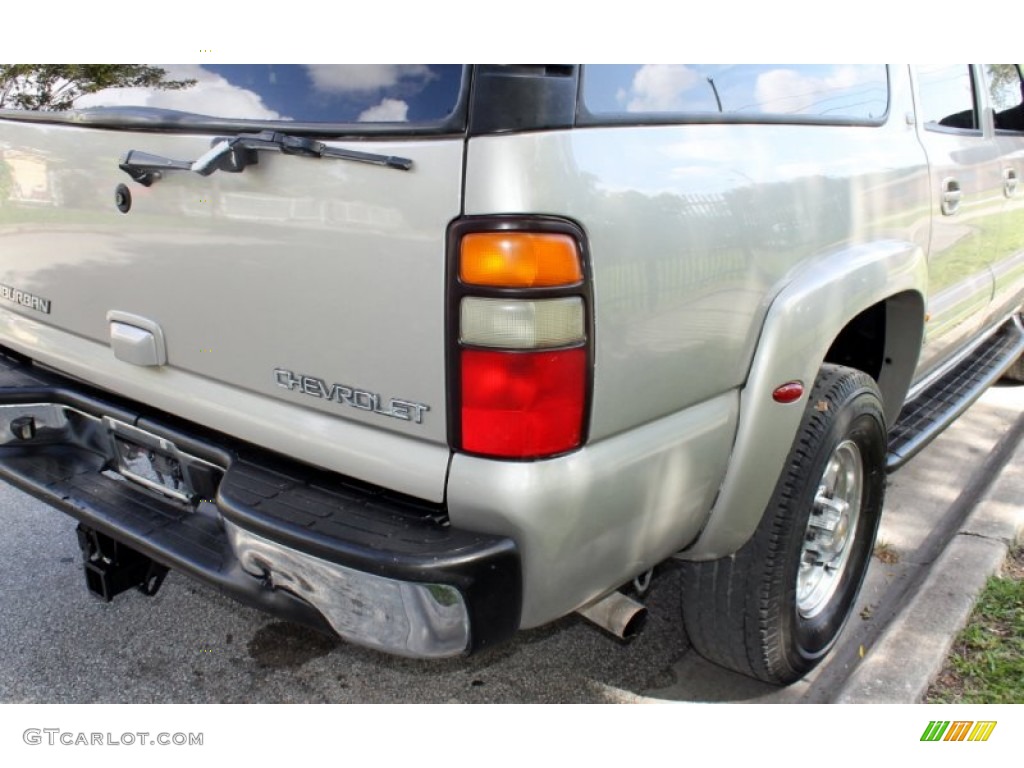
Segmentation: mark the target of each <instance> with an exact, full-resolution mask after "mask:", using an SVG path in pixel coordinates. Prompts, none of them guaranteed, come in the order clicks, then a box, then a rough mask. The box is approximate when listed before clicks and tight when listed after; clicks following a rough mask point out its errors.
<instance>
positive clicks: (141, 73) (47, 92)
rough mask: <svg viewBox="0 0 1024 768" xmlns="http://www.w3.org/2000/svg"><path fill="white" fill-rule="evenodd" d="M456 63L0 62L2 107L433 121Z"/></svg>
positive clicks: (446, 100) (449, 105)
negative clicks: (139, 108) (161, 110)
mask: <svg viewBox="0 0 1024 768" xmlns="http://www.w3.org/2000/svg"><path fill="white" fill-rule="evenodd" d="M461 83H462V67H461V66H459V65H438V66H432V65H426V64H396V65H384V64H374V65H348V64H306V65H296V64H202V65H199V64H160V65H140V64H124V65H84V64H78V65H67V64H62V65H57V64H20V65H0V108H5V109H29V110H38V111H63V110H68V109H87V108H92V107H152V108H160V109H170V110H175V111H179V112H187V113H191V114H196V115H203V116H206V117H211V118H217V119H241V120H259V121H263V122H265V121H282V122H302V123H361V122H369V123H382V122H383V123H431V122H438V121H441V120H444V119H445V118H446V117H447V116H449V115H450V114H451V113H452V112H453V110H454V109H455V107H456V104H457V103H458V98H459V92H460V89H461Z"/></svg>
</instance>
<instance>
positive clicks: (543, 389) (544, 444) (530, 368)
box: [460, 348, 587, 459]
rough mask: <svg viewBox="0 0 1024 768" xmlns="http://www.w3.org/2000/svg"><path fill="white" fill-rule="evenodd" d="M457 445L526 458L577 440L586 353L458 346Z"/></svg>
mask: <svg viewBox="0 0 1024 768" xmlns="http://www.w3.org/2000/svg"><path fill="white" fill-rule="evenodd" d="M460 354H461V357H462V366H461V369H462V448H463V449H464V450H466V451H471V452H473V453H480V454H485V455H488V456H495V457H506V458H518V459H528V458H536V457H540V456H550V455H554V454H557V453H563V452H565V451H569V450H572V449H573V448H576V447H578V446H579V444H580V440H581V429H582V424H583V408H584V399H585V392H586V370H587V355H586V351H585V350H584V349H582V348H577V349H566V350H558V351H542V352H514V353H510V352H495V351H489V350H480V349H463V350H462V351H461V353H460Z"/></svg>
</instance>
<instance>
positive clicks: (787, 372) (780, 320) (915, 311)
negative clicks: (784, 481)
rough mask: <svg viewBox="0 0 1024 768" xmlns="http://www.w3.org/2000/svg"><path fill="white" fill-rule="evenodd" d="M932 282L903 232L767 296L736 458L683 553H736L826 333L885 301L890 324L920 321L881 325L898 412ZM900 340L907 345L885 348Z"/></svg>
mask: <svg viewBox="0 0 1024 768" xmlns="http://www.w3.org/2000/svg"><path fill="white" fill-rule="evenodd" d="M927 282H928V270H927V261H926V257H925V254H924V252H923V250H922V249H921V248H920V247H919V246H917V245H914V244H912V243H908V242H905V241H896V240H886V241H879V242H873V243H867V244H860V245H856V246H852V247H849V248H844V249H842V250H840V251H836V252H833V253H831V254H827V255H825V256H823V257H821V258H820V259H817V260H815V261H814V262H813V263H811V264H809V265H808V267H807V268H806V269H805V270H804V271H803V272H801V273H800V274H799V275H797V277H796V279H794V280H793V281H792V282H791V283H789V284H788V285H787V286H786V287H785V288H784V289H783V290H782V291H781V292H780V293H779V295H778V296H777V297H776V299H775V300H774V301H773V302H772V305H771V308H770V309H769V311H768V313H767V316H766V318H765V323H764V326H763V328H762V331H761V337H760V340H759V342H758V346H757V351H756V353H755V355H754V359H753V361H752V364H751V368H750V372H749V375H748V376H747V380H746V383H745V385H744V387H743V389H742V391H741V394H740V420H739V429H738V431H737V434H736V442H735V445H734V446H733V451H732V458H731V459H730V461H729V467H728V469H727V471H726V475H725V479H724V481H723V483H722V487H721V490H720V492H719V494H718V498H717V499H716V501H715V504H714V505H713V508H712V510H711V513H710V515H709V517H708V521H707V523H706V525H705V526H704V529H703V530H702V532H701V534H700V536H699V537H698V538H697V540H696V541H695V542H694V543H693V544H692V545H691V546H690V547H688V548H687V549H686V550H684V551H683V552H682V553H680V557H682V558H685V559H688V560H713V559H717V558H720V557H724V556H726V555H729V554H732V553H733V552H735V551H736V550H738V549H739V548H740V547H742V546H743V545H744V544H745V543H746V542H747V540H748V539H749V538H750V537H751V535H753V533H754V530H755V529H756V528H757V525H758V523H759V522H760V520H761V516H762V514H763V513H764V509H765V506H766V505H767V504H768V501H769V499H770V498H771V495H772V492H773V491H774V490H775V485H776V483H777V482H778V478H779V476H780V475H781V473H782V468H783V466H784V464H785V461H786V457H787V456H788V454H789V450H790V446H791V445H792V443H793V440H794V438H795V436H796V432H797V429H798V428H799V425H800V421H801V417H802V416H803V413H804V409H805V407H806V405H807V403H806V398H807V394H806V393H807V392H809V391H810V390H811V387H812V386H813V383H814V379H815V377H816V376H817V373H818V369H819V368H820V367H821V364H822V363H823V362H824V360H825V356H826V354H827V353H828V350H829V348H830V347H831V345H832V342H833V341H834V340H835V338H836V337H837V336H838V335H839V333H840V331H841V330H842V329H843V328H844V327H845V326H846V325H847V324H848V323H849V322H850V321H851V320H852V319H853V318H855V317H856V316H857V315H858V314H860V313H861V312H863V311H864V310H865V309H867V308H868V307H871V306H873V305H875V304H877V303H879V302H882V301H886V300H891V303H890V306H891V307H893V308H894V309H895V311H894V312H893V313H891V314H893V315H895V317H893V318H891V319H890V321H889V322H890V324H892V323H901V324H903V325H905V324H906V321H907V318H909V317H914V316H915V315H916V316H917V317H918V321H917V322H916V323H915V324H914V325H916V327H912V328H909V329H907V328H900V329H898V332H895V333H894V331H893V329H889V330H887V333H886V338H887V341H886V344H887V346H886V355H885V357H886V362H885V365H884V367H883V368H884V369H883V371H882V374H881V376H880V377H879V378H880V384H884V386H882V390H883V393H885V394H886V395H887V396H888V399H889V400H890V401H891V402H890V403H887V405H886V414H887V417H888V418H890V419H894V418H895V415H896V414H898V412H899V406H900V405H901V404H902V401H903V397H904V396H905V394H906V392H907V389H908V388H909V386H910V379H911V377H912V375H913V371H914V368H915V366H916V362H917V354H918V352H919V351H920V346H921V336H922V332H923V328H922V324H923V306H924V300H923V296H924V295H926V286H927ZM893 343H898V344H899V345H900V347H901V349H903V350H906V352H907V353H905V354H901V355H895V354H890V353H891V351H892V350H891V349H890V346H891V345H892V344H893ZM791 381H799V382H801V383H802V384H803V385H804V388H805V394H804V395H803V396H801V397H800V399H799V400H797V401H796V402H793V403H788V404H780V403H777V402H775V401H774V400H773V399H772V392H773V391H774V390H775V389H776V388H777V387H779V386H780V385H782V384H785V383H787V382H791Z"/></svg>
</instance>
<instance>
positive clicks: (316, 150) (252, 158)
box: [118, 131, 412, 187]
mask: <svg viewBox="0 0 1024 768" xmlns="http://www.w3.org/2000/svg"><path fill="white" fill-rule="evenodd" d="M258 150H276V151H278V152H281V153H282V154H285V155H300V156H302V157H335V158H338V159H339V160H352V161H354V162H357V163H369V164H371V165H381V166H384V167H386V168H395V169H396V170H399V171H408V170H409V169H410V168H412V160H410V159H409V158H407V157H395V156H394V155H377V154H374V153H372V152H357V151H356V150H354V149H338V148H336V147H329V146H327V145H326V144H324V143H323V142H322V141H315V140H313V139H307V138H305V137H303V136H290V135H288V134H286V133H279V132H277V131H260V132H259V133H240V134H239V135H238V136H235V137H233V138H218V139H214V140H213V146H212V147H211V148H210V150H209V151H208V152H206V153H205V154H203V155H202V156H201V157H199V158H197V159H196V160H171V159H170V158H167V157H161V156H160V155H153V154H150V153H149V152H141V151H139V150H137V149H131V150H128V153H127V154H126V155H125V156H124V157H122V158H121V162H120V163H119V164H118V167H119V168H120V169H121V170H122V171H124V172H125V173H127V174H128V175H129V176H131V177H132V179H134V180H135V181H137V182H138V183H139V184H142V185H143V186H145V187H148V186H150V185H151V184H152V183H153V182H155V181H159V180H160V179H162V178H163V174H164V172H166V171H193V172H195V173H198V174H199V175H200V176H209V175H210V174H211V173H213V172H214V171H226V172H228V173H240V172H241V171H244V170H245V169H246V167H248V166H250V165H254V164H256V163H257V162H258V161H259V155H258V154H257V151H258Z"/></svg>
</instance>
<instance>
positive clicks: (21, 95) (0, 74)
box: [0, 64, 196, 112]
mask: <svg viewBox="0 0 1024 768" xmlns="http://www.w3.org/2000/svg"><path fill="white" fill-rule="evenodd" d="M166 75H167V71H166V70H164V69H161V68H160V67H152V66H149V65H146V64H0V109H31V110H39V111H43V112H59V111H62V110H66V109H71V108H72V107H73V106H74V102H75V99H77V98H78V97H79V96H84V95H85V94H87V93H96V91H102V90H103V89H104V88H159V89H161V90H169V91H176V90H180V89H182V88H188V87H189V86H192V85H195V82H196V81H195V80H165V79H164V78H165V77H166Z"/></svg>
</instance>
